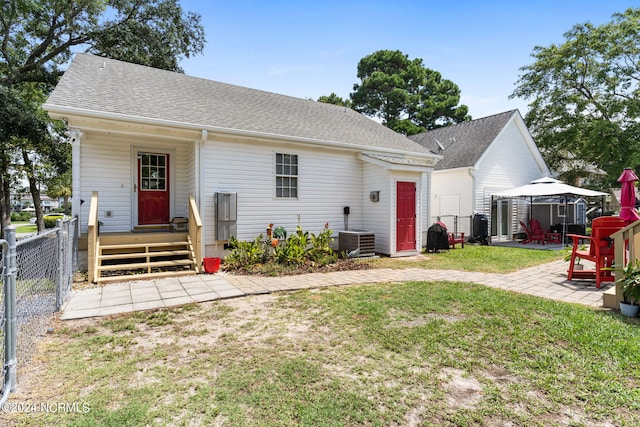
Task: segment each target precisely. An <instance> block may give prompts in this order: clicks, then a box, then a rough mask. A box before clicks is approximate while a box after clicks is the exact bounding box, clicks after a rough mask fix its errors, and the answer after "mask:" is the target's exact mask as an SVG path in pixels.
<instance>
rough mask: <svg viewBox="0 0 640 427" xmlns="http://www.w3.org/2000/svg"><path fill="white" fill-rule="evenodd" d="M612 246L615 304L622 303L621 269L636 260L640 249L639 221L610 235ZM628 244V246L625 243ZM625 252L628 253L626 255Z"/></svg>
mask: <svg viewBox="0 0 640 427" xmlns="http://www.w3.org/2000/svg"><path fill="white" fill-rule="evenodd" d="M611 238H612V239H613V244H614V257H615V258H614V261H613V265H614V266H616V268H615V271H614V274H615V277H616V281H615V283H616V302H620V301H622V299H623V298H622V291H621V285H620V284H619V283H618V280H619V279H621V278H622V274H623V273H622V267H625V266H626V265H627V264H628V263H629V262H632V261H634V260H636V259H637V258H638V248H640V220H638V221H636V222H633V223H631V224H629V225H627V226H626V227H624V228H623V229H621V230H618V231H616V232H615V233H612V234H611ZM627 242H628V243H629V244H628V245H627V244H626V243H627ZM627 250H628V251H629V252H628V253H627Z"/></svg>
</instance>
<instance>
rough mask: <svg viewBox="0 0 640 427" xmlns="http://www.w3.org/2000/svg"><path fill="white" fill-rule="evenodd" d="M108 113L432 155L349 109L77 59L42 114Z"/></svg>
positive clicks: (103, 60) (98, 59) (128, 65)
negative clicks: (46, 112)
mask: <svg viewBox="0 0 640 427" xmlns="http://www.w3.org/2000/svg"><path fill="white" fill-rule="evenodd" d="M69 108H71V109H74V111H83V112H84V113H87V112H96V113H109V114H115V115H116V116H117V115H122V116H123V118H125V117H139V118H144V119H151V120H154V119H156V120H161V121H169V122H173V123H179V124H184V125H185V126H188V127H194V126H196V127H197V126H201V127H202V128H205V129H206V128H222V129H228V130H234V131H240V132H247V133H253V132H255V133H260V134H267V135H273V136H275V137H277V136H284V137H287V138H294V139H299V140H301V141H312V142H314V143H320V144H322V143H324V142H326V143H340V144H350V145H353V146H355V147H357V148H358V149H367V148H370V149H375V150H377V149H380V150H383V151H388V150H391V151H401V152H406V153H407V154H414V155H418V156H429V157H430V155H431V152H430V150H429V149H428V148H425V147H423V146H421V145H419V144H416V143H415V142H413V141H411V140H410V139H409V138H406V137H405V136H403V135H400V134H398V133H396V132H393V131H392V130H390V129H388V128H386V127H384V126H382V125H381V124H379V123H377V122H375V121H373V120H371V119H369V118H367V117H365V116H363V115H361V114H359V113H357V112H355V111H353V110H352V109H350V108H345V107H339V106H336V105H332V104H325V103H321V102H316V101H312V100H308V99H300V98H295V97H291V96H285V95H279V94H275V93H270V92H265V91H261V90H256V89H249V88H245V87H240V86H235V85H231V84H226V83H220V82H216V81H211V80H206V79H202V78H196V77H190V76H187V75H184V74H180V73H175V72H171V71H165V70H159V69H155V68H150V67H145V66H141V65H135V64H131V63H127V62H123V61H116V60H112V59H108V58H102V57H98V56H94V55H89V54H78V55H76V57H75V59H74V60H73V61H72V63H71V64H70V65H69V68H68V69H67V71H66V72H65V73H64V75H63V77H62V78H61V80H60V82H59V83H58V85H57V86H56V88H55V90H54V91H53V93H52V94H51V96H50V97H49V99H48V101H47V103H46V105H45V109H47V110H48V111H51V112H59V111H62V110H65V109H69Z"/></svg>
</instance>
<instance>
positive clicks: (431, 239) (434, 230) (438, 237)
mask: <svg viewBox="0 0 640 427" xmlns="http://www.w3.org/2000/svg"><path fill="white" fill-rule="evenodd" d="M443 249H449V235H448V234H447V229H446V228H445V227H443V226H442V225H440V224H437V223H436V224H433V225H432V226H431V227H429V229H428V230H427V252H438V251H441V250H443Z"/></svg>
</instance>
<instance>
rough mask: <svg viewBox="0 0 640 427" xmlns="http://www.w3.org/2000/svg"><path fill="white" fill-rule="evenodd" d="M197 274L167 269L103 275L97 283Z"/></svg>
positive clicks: (189, 271) (191, 271)
mask: <svg viewBox="0 0 640 427" xmlns="http://www.w3.org/2000/svg"><path fill="white" fill-rule="evenodd" d="M195 274H197V273H196V272H195V271H193V270H184V271H165V272H162V273H140V274H119V275H117V276H101V277H98V279H97V281H96V282H97V283H105V282H120V281H123V280H147V279H160V278H163V277H183V276H193V275H195Z"/></svg>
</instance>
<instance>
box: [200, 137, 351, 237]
mask: <svg viewBox="0 0 640 427" xmlns="http://www.w3.org/2000/svg"><path fill="white" fill-rule="evenodd" d="M292 152H295V154H296V155H297V160H298V187H299V188H298V197H297V198H295V199H294V198H278V197H276V193H275V191H274V186H275V182H274V158H275V153H292ZM202 156H203V164H205V165H211V166H208V167H205V168H204V170H203V172H202V173H203V183H204V184H203V187H204V188H203V191H202V196H203V198H204V199H205V200H204V201H203V202H201V209H202V210H204V211H205V216H206V217H207V218H208V221H209V223H208V224H207V227H206V230H205V237H204V238H205V241H206V242H207V243H208V244H212V243H214V242H215V241H216V236H215V227H214V225H215V209H214V197H215V193H216V192H232V193H237V203H238V209H237V212H238V217H237V231H238V233H237V236H236V237H237V238H238V239H240V240H249V239H253V238H255V237H257V236H258V235H259V234H261V233H262V234H263V235H264V233H265V230H266V227H267V226H268V224H270V223H273V224H275V225H276V226H283V227H284V228H285V229H286V230H287V231H288V232H289V233H291V232H293V231H295V229H296V226H297V225H300V226H302V227H303V228H304V229H305V230H307V231H310V232H312V233H317V232H319V231H321V229H322V228H323V227H324V224H325V223H327V222H328V223H329V227H330V228H331V229H333V230H334V231H335V232H336V235H337V232H338V231H339V230H344V227H345V226H344V224H345V218H344V215H343V208H344V207H345V206H349V208H350V215H349V216H348V225H349V228H361V227H362V164H361V162H360V161H359V160H358V159H357V158H356V156H355V154H353V153H351V152H344V151H333V150H327V149H314V148H313V147H303V146H300V147H296V149H295V150H291V147H284V146H283V147H278V145H277V144H273V145H266V144H256V143H255V142H249V141H247V142H243V141H225V140H224V139H223V138H217V139H216V140H209V141H207V143H206V144H205V145H204V147H203V150H202Z"/></svg>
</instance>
